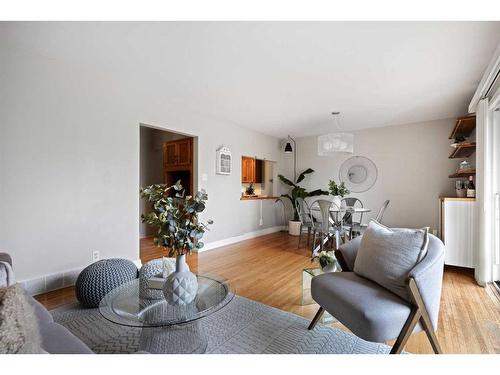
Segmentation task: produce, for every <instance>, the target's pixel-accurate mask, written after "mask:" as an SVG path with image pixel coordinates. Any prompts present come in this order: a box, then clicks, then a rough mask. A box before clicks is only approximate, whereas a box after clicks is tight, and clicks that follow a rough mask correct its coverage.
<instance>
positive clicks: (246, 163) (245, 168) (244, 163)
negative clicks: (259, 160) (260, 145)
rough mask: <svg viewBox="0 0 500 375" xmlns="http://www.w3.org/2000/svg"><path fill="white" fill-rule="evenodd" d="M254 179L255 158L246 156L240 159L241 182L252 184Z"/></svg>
mask: <svg viewBox="0 0 500 375" xmlns="http://www.w3.org/2000/svg"><path fill="white" fill-rule="evenodd" d="M254 178H255V158H249V157H247V156H242V157H241V182H244V183H250V182H254V181H253V180H254Z"/></svg>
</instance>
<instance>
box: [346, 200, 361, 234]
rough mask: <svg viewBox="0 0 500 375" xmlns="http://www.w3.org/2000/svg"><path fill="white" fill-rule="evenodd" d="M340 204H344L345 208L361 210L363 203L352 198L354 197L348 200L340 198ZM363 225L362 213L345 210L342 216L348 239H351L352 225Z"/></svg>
mask: <svg viewBox="0 0 500 375" xmlns="http://www.w3.org/2000/svg"><path fill="white" fill-rule="evenodd" d="M341 202H342V203H345V206H347V207H353V208H363V202H361V200H360V199H358V198H354V197H349V198H342V201H341ZM362 223H363V212H357V213H355V212H352V211H350V210H347V211H346V213H345V214H344V229H345V230H346V231H347V233H348V237H349V239H351V237H352V228H353V226H354V225H356V226H360V225H361V224H362Z"/></svg>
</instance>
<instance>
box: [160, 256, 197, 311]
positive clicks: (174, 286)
mask: <svg viewBox="0 0 500 375" xmlns="http://www.w3.org/2000/svg"><path fill="white" fill-rule="evenodd" d="M197 292H198V280H197V278H196V275H195V274H194V273H192V272H191V271H190V270H189V267H188V265H187V263H186V255H179V256H177V258H176V262H175V272H173V273H171V274H170V275H169V276H168V277H167V280H166V281H165V286H164V287H163V295H164V296H165V300H166V301H167V302H168V303H169V304H171V305H177V306H179V305H181V306H182V305H188V304H190V303H191V302H193V300H194V299H195V297H196V293H197Z"/></svg>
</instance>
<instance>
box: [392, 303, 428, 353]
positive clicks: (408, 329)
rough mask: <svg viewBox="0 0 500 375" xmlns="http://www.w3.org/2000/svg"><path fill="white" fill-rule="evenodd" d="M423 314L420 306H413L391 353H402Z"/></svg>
mask: <svg viewBox="0 0 500 375" xmlns="http://www.w3.org/2000/svg"><path fill="white" fill-rule="evenodd" d="M421 316H422V315H421V313H420V310H419V308H418V307H416V306H415V307H413V308H412V310H411V312H410V315H409V316H408V319H406V322H405V324H404V326H403V329H402V330H401V333H400V334H399V336H398V338H397V339H396V342H395V343H394V345H393V346H392V349H391V354H400V353H401V352H402V351H403V348H404V347H405V345H406V343H407V342H408V339H409V338H410V336H411V334H412V332H413V330H414V329H415V326H416V325H417V323H418V321H419V319H420V317H421Z"/></svg>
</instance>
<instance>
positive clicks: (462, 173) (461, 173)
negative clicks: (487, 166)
mask: <svg viewBox="0 0 500 375" xmlns="http://www.w3.org/2000/svg"><path fill="white" fill-rule="evenodd" d="M475 175H476V170H475V169H474V168H470V169H464V170H462V171H459V172H456V173H453V174H450V175H449V176H448V177H449V178H464V177H469V176H475Z"/></svg>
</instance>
